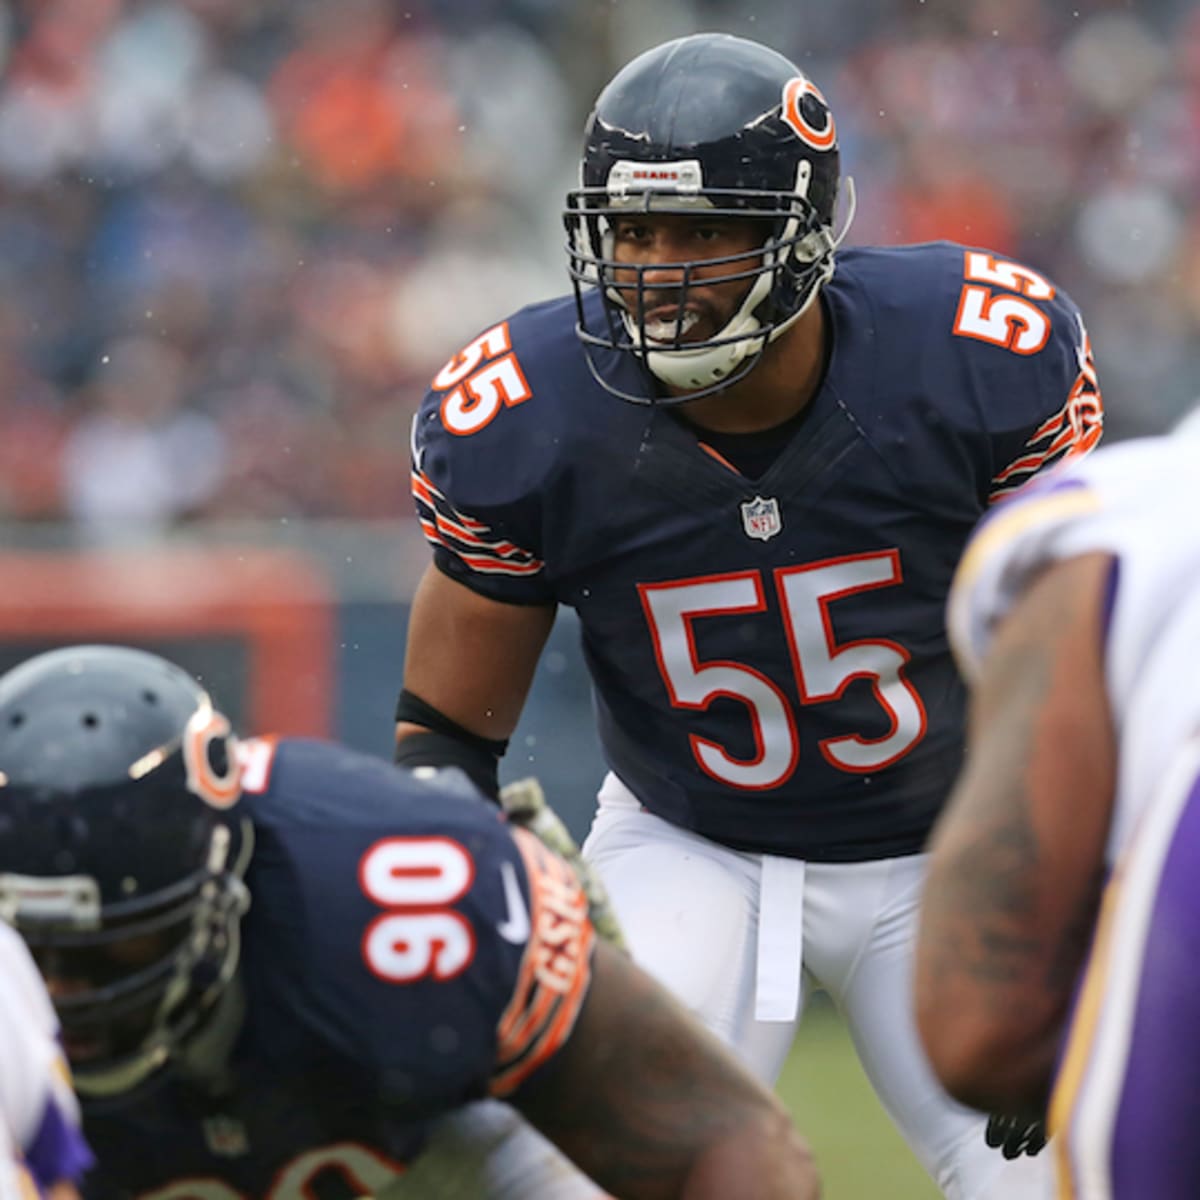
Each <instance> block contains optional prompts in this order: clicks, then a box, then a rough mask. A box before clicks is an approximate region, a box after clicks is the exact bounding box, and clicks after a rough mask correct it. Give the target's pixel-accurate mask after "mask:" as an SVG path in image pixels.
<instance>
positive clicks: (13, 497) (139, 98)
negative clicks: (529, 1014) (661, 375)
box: [0, 0, 1200, 1200]
mask: <svg viewBox="0 0 1200 1200" xmlns="http://www.w3.org/2000/svg"><path fill="white" fill-rule="evenodd" d="M696 29H721V30H725V31H728V32H734V33H742V34H746V35H748V36H751V37H755V38H757V39H759V40H761V41H765V42H767V43H769V44H772V45H774V46H776V47H777V48H778V49H780V50H781V51H783V52H784V53H786V54H788V55H790V56H792V57H793V58H795V59H797V60H798V61H799V62H800V63H801V65H802V66H803V67H804V68H805V69H806V70H807V71H808V72H809V73H810V74H811V75H812V77H813V78H814V79H815V80H816V82H817V83H818V84H819V85H820V86H821V88H822V89H823V91H824V92H825V94H826V96H827V97H828V99H829V100H830V102H831V104H832V106H833V108H834V112H835V115H836V118H837V121H838V127H839V132H840V138H841V145H842V153H843V167H844V171H845V172H846V173H848V174H852V175H853V176H854V177H855V180H856V183H857V185H858V193H859V211H858V216H857V218H856V221H855V225H854V227H853V230H852V233H851V239H850V240H851V241H857V242H885V243H886V242H904V241H923V240H928V239H932V238H939V237H946V238H954V239H957V240H962V241H966V242H970V243H974V244H979V245H983V246H987V247H989V248H992V249H994V250H998V251H1000V252H1002V253H1005V254H1008V255H1011V256H1014V257H1018V258H1021V259H1024V260H1027V261H1029V262H1030V263H1031V264H1032V265H1034V266H1036V267H1038V268H1039V269H1040V270H1042V271H1044V272H1047V273H1049V274H1050V275H1051V276H1052V277H1053V278H1054V279H1055V280H1056V281H1057V283H1058V284H1059V285H1060V286H1061V287H1063V288H1065V289H1066V290H1067V291H1069V292H1070V293H1071V294H1072V295H1073V296H1074V298H1075V299H1076V300H1077V301H1078V302H1079V303H1080V305H1081V306H1082V309H1083V312H1084V314H1085V317H1086V318H1087V321H1088V324H1089V330H1090V332H1091V335H1092V338H1093V341H1094V344H1095V348H1096V357H1097V362H1098V366H1099V370H1100V378H1101V382H1102V386H1103V389H1104V394H1105V398H1106V401H1107V406H1108V416H1109V420H1108V429H1109V434H1108V436H1109V438H1110V439H1112V438H1121V437H1126V436H1129V435H1132V434H1137V433H1145V432H1154V431H1157V430H1160V429H1162V428H1164V427H1166V426H1167V425H1168V424H1169V423H1170V422H1171V421H1172V420H1174V419H1175V417H1177V416H1178V415H1179V413H1181V412H1182V411H1183V410H1184V409H1185V408H1186V407H1188V406H1189V405H1190V404H1191V403H1192V402H1193V401H1194V399H1195V398H1196V397H1197V396H1198V395H1200V337H1197V333H1198V326H1200V206H1197V204H1196V199H1197V194H1198V192H1200V11H1198V10H1196V9H1195V7H1194V6H1193V5H1192V4H1190V3H1188V2H1187V0H1157V2H1150V0H1146V2H1141V3H1138V4H1136V5H1134V4H1131V3H1125V2H1120V0H1107V2H1106V0H1083V2H1080V3H1077V4H1073V5H1068V4H1062V3H1057V2H1053V0H837V3H827V2H821V0H808V2H801V0H737V2H736V3H734V2H728V0H655V2H653V3H646V2H644V0H427V2H421V0H412V2H404V0H394V2H384V0H338V2H337V3H328V2H323V0H157V2H153V0H152V2H134V0H21V2H12V0H10V2H9V3H7V4H5V5H4V6H3V7H0V579H2V580H3V586H0V666H6V665H8V663H9V662H11V661H13V660H15V659H16V658H19V657H22V656H23V655H25V654H26V653H29V652H32V651H34V650H37V649H40V648H42V647H44V646H47V645H51V644H55V643H57V642H61V641H64V640H78V639H80V638H95V639H99V640H112V639H119V640H127V641H134V642H138V643H140V644H145V645H149V646H152V647H153V648H156V649H160V650H164V651H166V652H168V653H170V654H172V655H174V656H175V657H177V658H179V659H180V660H181V661H183V662H184V663H185V665H188V666H189V667H191V668H192V669H193V670H195V671H197V672H198V673H200V674H201V675H203V676H204V677H205V678H206V680H207V681H208V682H209V683H210V686H211V687H212V689H213V690H214V691H215V692H216V694H217V695H218V697H219V699H220V701H221V703H222V704H223V706H224V707H226V708H227V709H228V710H229V711H230V712H231V715H233V716H234V717H235V719H236V721H237V722H238V723H239V724H240V725H241V726H242V727H243V728H245V729H252V730H256V731H264V730H266V729H283V730H287V731H293V732H314V733H329V734H334V735H337V736H340V737H342V738H344V739H345V740H347V741H349V742H351V743H352V744H354V745H358V746H360V747H363V748H365V749H369V750H372V751H375V752H378V753H381V754H386V753H387V752H388V747H389V744H390V724H391V723H390V708H391V705H392V702H393V698H394V694H395V690H396V687H397V683H398V680H399V678H400V672H401V665H402V660H403V644H404V631H405V618H406V613H407V604H408V601H409V599H410V597H411V593H412V588H413V585H414V582H415V580H416V578H417V576H418V574H419V572H420V570H421V568H422V567H423V565H424V563H425V561H426V553H425V550H424V547H423V544H422V542H421V538H420V536H419V532H418V531H417V529H416V527H415V522H414V520H413V517H412V512H411V506H410V503H409V500H408V497H407V435H408V423H409V418H410V415H411V413H412V411H413V408H414V406H415V405H416V403H417V401H418V400H419V398H420V395H421V393H422V391H423V389H424V386H425V383H426V381H427V380H428V379H429V378H430V377H431V375H432V374H433V372H434V371H435V370H436V369H437V368H438V367H439V366H440V365H441V362H442V361H443V360H444V359H445V358H446V357H448V355H449V354H450V353H451V352H452V351H453V350H454V349H455V348H456V347H457V346H458V345H460V344H461V343H462V342H464V341H465V340H467V339H468V338H469V337H471V336H473V335H474V334H475V333H476V332H478V330H479V328H480V327H481V326H483V325H484V324H486V323H488V322H490V321H492V320H494V319H495V318H496V317H497V316H499V315H501V314H502V313H503V312H505V311H507V310H508V309H510V308H513V307H515V306H517V305H518V304H520V303H523V302H525V301H528V300H532V299H537V298H541V297H543V296H547V295H551V294H554V293H556V292H558V291H561V290H562V289H563V287H564V285H565V271H564V267H563V262H562V253H561V243H562V233H561V227H560V224H559V209H560V204H561V197H562V194H563V192H564V190H565V189H566V187H567V186H569V185H570V183H571V182H572V180H573V177H574V174H575V170H576V164H575V153H576V146H577V142H578V131H579V129H580V127H581V125H582V121H583V119H584V116H585V115H586V111H587V108H588V106H589V103H590V101H591V99H592V98H593V97H594V95H595V93H596V92H597V91H598V89H599V88H600V87H601V86H602V84H603V82H604V81H605V80H606V79H607V78H608V77H609V76H610V75H611V73H612V72H613V70H615V68H616V67H617V66H618V65H620V64H621V63H622V62H624V61H625V60H627V59H628V58H629V57H630V56H631V55H632V54H634V53H636V52H637V51H639V50H641V49H643V48H645V47H646V46H649V45H651V44H654V43H655V42H657V41H660V40H662V39H664V38H666V37H670V36H676V35H679V34H683V33H687V32H691V31H693V30H696ZM614 403H615V402H614ZM589 703H590V702H589V697H588V691H587V685H586V681H585V679H584V678H583V675H582V668H581V665H580V660H579V655H578V651H577V646H576V638H575V628H574V623H573V620H572V619H571V617H570V614H564V615H563V617H562V618H561V619H560V620H559V622H558V625H557V626H556V629H555V632H554V634H553V637H552V642H551V645H550V647H549V650H548V653H547V655H546V657H545V659H544V661H543V664H542V668H541V671H540V673H539V676H538V679H537V682H536V684H535V690H534V695H533V697H532V700H531V703H530V705H529V708H528V710H527V712H526V715H525V718H524V719H523V721H522V724H521V728H520V729H519V730H518V733H517V735H516V737H515V738H514V740H513V744H512V750H511V751H510V754H509V756H508V759H507V761H506V764H505V768H504V773H505V776H506V777H512V776H515V775H517V774H523V773H526V772H528V771H536V772H537V773H538V774H539V775H540V776H541V777H542V779H543V780H544V782H545V783H546V785H547V788H548V791H549V792H550V794H551V796H552V797H553V799H554V801H555V803H556V804H557V805H558V806H559V807H560V808H561V809H562V811H563V812H564V813H565V814H566V815H567V817H568V820H569V822H570V824H571V825H572V827H573V828H574V830H575V831H576V833H580V834H581V833H582V832H583V830H584V829H585V828H586V824H587V821H588V818H589V815H590V810H591V796H592V792H593V789H594V786H595V784H596V782H597V781H598V779H599V776H600V772H601V767H600V760H599V756H598V754H597V752H596V748H595V745H594V742H593V740H592V737H591V733H590V708H589ZM782 1091H783V1093H784V1095H785V1096H786V1098H787V1099H788V1101H789V1102H790V1103H791V1104H792V1105H793V1106H794V1107H795V1109H796V1111H797V1113H798V1117H799V1120H800V1122H801V1124H802V1126H803V1127H804V1128H806V1129H807V1130H808V1131H809V1132H810V1134H811V1135H812V1137H813V1140H814V1142H815V1144H816V1147H817V1150H818V1153H819V1154H820V1156H821V1159H822V1165H823V1167H824V1169H825V1173H826V1178H827V1193H828V1194H829V1195H830V1196H831V1197H839V1198H841V1200H855V1198H857V1197H867V1196H878V1195H886V1196H889V1197H892V1198H895V1200H910V1198H912V1200H915V1198H917V1197H932V1196H933V1195H934V1192H933V1190H932V1188H931V1186H930V1185H929V1184H928V1183H927V1182H926V1181H924V1179H923V1177H922V1176H921V1174H920V1172H919V1171H918V1170H917V1168H916V1167H915V1166H914V1165H913V1164H912V1161H911V1158H910V1157H909V1156H908V1154H907V1151H906V1150H905V1149H904V1148H903V1146H902V1145H900V1143H899V1142H898V1140H897V1139H896V1136H895V1134H894V1133H893V1132H892V1131H891V1129H890V1127H889V1126H888V1125H887V1123H886V1120H885V1119H884V1118H883V1117H882V1116H881V1114H880V1113H879V1112H878V1109H877V1107H876V1106H875V1103H874V1101H873V1099H872V1098H871V1097H870V1095H869V1092H868V1091H867V1090H866V1086H865V1083H864V1081H863V1080H862V1078H861V1075H860V1074H859V1073H858V1068H857V1067H856V1066H855V1064H854V1062H853V1060H852V1057H851V1056H850V1054H849V1051H848V1049H847V1047H846V1043H845V1039H844V1036H843V1035H842V1033H841V1031H840V1027H839V1026H838V1025H837V1023H836V1019H835V1018H834V1017H833V1016H832V1015H831V1014H830V1013H829V1012H828V1010H826V1009H821V1008H820V1006H819V1005H818V1006H817V1010H816V1011H815V1012H814V1014H813V1019H812V1020H810V1021H809V1022H808V1023H807V1026H806V1029H805V1031H804V1032H803V1034H802V1036H801V1041H800V1043H799V1044H798V1047H797V1051H796V1053H795V1054H794V1055H793V1057H792V1060H791V1062H790V1064H789V1068H788V1072H787V1075H786V1076H785V1079H784V1081H783V1084H782Z"/></svg>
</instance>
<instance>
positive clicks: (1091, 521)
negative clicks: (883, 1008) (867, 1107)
mask: <svg viewBox="0 0 1200 1200" xmlns="http://www.w3.org/2000/svg"><path fill="white" fill-rule="evenodd" d="M1198 459H1200V420H1198V419H1196V418H1193V419H1192V421H1191V422H1190V423H1189V424H1187V425H1185V426H1184V427H1183V428H1181V429H1180V430H1178V431H1177V432H1175V433H1174V434H1173V435H1171V436H1166V437H1160V438H1146V439H1139V440H1137V441H1133V442H1128V443H1125V444H1123V445H1120V446H1115V447H1112V448H1110V449H1108V450H1105V451H1104V452H1103V453H1099V454H1097V455H1096V456H1095V457H1094V458H1093V459H1090V460H1088V461H1086V462H1083V463H1080V464H1071V466H1069V467H1067V468H1064V469H1063V471H1062V472H1061V473H1056V475H1055V476H1054V477H1053V478H1052V479H1048V480H1046V481H1045V482H1044V483H1043V484H1038V485H1035V486H1034V487H1031V488H1030V489H1029V491H1028V492H1027V493H1026V494H1025V495H1024V496H1022V497H1021V498H1020V499H1018V500H1015V501H1014V502H1013V503H1012V505H1011V506H1006V507H1005V508H1003V509H1001V510H1000V511H999V512H997V513H995V514H994V515H993V516H992V517H991V518H990V519H989V520H987V521H985V522H984V523H983V524H982V525H981V527H980V529H979V532H978V533H977V535H976V536H975V538H974V539H973V541H972V542H971V545H970V547H969V549H968V551H967V553H966V555H965V557H964V559H963V563H962V567H961V569H960V571H959V573H958V577H957V579H956V582H955V584H954V588H953V590H952V592H951V597H950V632H951V638H952V642H953V645H954V647H955V650H956V652H957V654H958V656H959V659H960V661H961V663H962V666H963V669H964V673H965V674H967V675H968V677H970V678H971V680H972V685H973V686H972V697H971V719H970V742H969V745H968V751H967V761H966V766H965V767H964V770H963V773H962V776H961V777H960V779H959V781H958V783H957V785H956V786H955V789H954V791H953V793H952V795H951V799H950V803H949V805H948V807H947V809H946V811H945V813H944V814H943V816H942V818H941V819H940V821H939V823H938V826H937V829H936V832H935V836H934V839H933V842H932V861H931V865H930V872H929V879H928V884H927V887H926V892H925V896H924V899H923V901H922V914H921V923H920V938H919V943H918V953H917V966H916V988H917V1004H918V1010H917V1011H918V1017H919V1021H920V1030H921V1033H922V1036H923V1038H924V1041H925V1044H926V1045H927V1046H928V1048H929V1051H930V1055H931V1058H932V1061H933V1063H934V1066H935V1068H936V1070H937V1073H938V1075H939V1076H940V1077H941V1078H942V1080H943V1081H944V1082H945V1084H946V1086H947V1087H948V1088H950V1090H951V1091H952V1092H954V1093H955V1094H956V1095H958V1096H959V1097H960V1098H962V1099H963V1100H965V1101H967V1102H968V1103H971V1104H976V1105H979V1106H981V1107H985V1108H997V1109H1005V1110H1008V1111H1009V1112H1012V1113H1013V1114H1015V1115H1016V1116H1017V1117H1024V1118H1026V1119H1028V1118H1029V1117H1034V1118H1036V1117H1038V1116H1040V1115H1041V1114H1043V1113H1046V1112H1047V1111H1048V1114H1049V1130H1050V1132H1051V1134H1055V1133H1057V1134H1058V1135H1059V1136H1058V1137H1057V1138H1055V1140H1054V1141H1053V1142H1052V1143H1051V1145H1053V1146H1055V1147H1056V1152H1055V1154H1054V1156H1053V1161H1054V1168H1055V1174H1056V1177H1057V1179H1056V1191H1055V1195H1057V1196H1063V1197H1067V1196H1071V1197H1076V1198H1078V1200H1100V1198H1103V1200H1134V1198H1139V1200H1140V1198H1141V1197H1144V1196H1153V1197H1154V1198H1155V1200H1184V1197H1194V1196H1197V1195H1200V1142H1198V1141H1197V1138H1196V1118H1197V1115H1198V1114H1200V1073H1198V1072H1197V1070H1196V1063H1197V1061H1198V1060H1200V1022H1198V1020H1197V1018H1198V1016H1200V988H1198V987H1197V963H1200V686H1198V684H1197V678H1198V671H1200V523H1198V522H1197V521H1196V519H1195V516H1194V509H1195V494H1194V493H1195V484H1194V481H1195V474H1196V463H1197V461H1198ZM1189 513H1192V514H1193V515H1192V516H1189V515H1188V514H1189ZM1102 888H1103V892H1102V890H1101V889H1102ZM1101 897H1102V898H1101Z"/></svg>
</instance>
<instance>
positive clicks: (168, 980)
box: [0, 646, 251, 1095]
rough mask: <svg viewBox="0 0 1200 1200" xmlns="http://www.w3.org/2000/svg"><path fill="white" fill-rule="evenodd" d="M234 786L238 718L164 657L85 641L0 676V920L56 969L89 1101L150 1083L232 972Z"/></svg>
mask: <svg viewBox="0 0 1200 1200" xmlns="http://www.w3.org/2000/svg"><path fill="white" fill-rule="evenodd" d="M240 795H241V783H240V767H239V764H238V759H237V756H236V743H235V739H234V736H233V734H232V731H231V730H230V727H229V722H228V721H227V720H226V719H225V718H224V717H223V716H221V714H220V713H218V712H217V711H216V710H215V709H214V708H213V706H212V703H211V701H210V699H209V697H208V694H207V693H206V692H205V691H204V690H203V689H202V688H201V687H200V686H199V685H198V684H197V683H196V682H195V680H193V679H192V677H191V676H190V675H188V674H186V673H185V672H184V671H182V670H180V669H179V668H178V667H176V666H174V665H173V664H171V663H169V662H167V661H166V660H164V659H162V658H159V657H157V656H156V655H153V654H147V653H145V652H143V651H140V650H133V649H129V648H124V647H118V646H76V647H70V648H67V649H62V650H55V651H51V652H49V653H46V654H41V655H38V656H36V657H34V658H31V659H29V660H28V661H27V662H25V663H23V664H21V665H20V666H18V667H15V668H14V669H13V670H11V671H9V672H8V673H7V674H6V675H4V676H3V677H0V918H3V919H5V920H7V921H9V922H10V923H11V924H13V925H14V926H15V927H16V928H17V930H18V931H19V932H20V933H21V934H22V936H23V937H24V938H25V940H26V942H27V943H28V945H29V948H30V949H31V951H32V952H33V954H34V957H35V958H36V959H37V960H38V962H39V965H40V966H41V967H42V969H43V971H44V973H45V974H46V976H47V981H48V983H49V984H50V986H51V994H52V997H53V999H54V1003H55V1007H56V1009H57V1011H58V1015H59V1020H60V1021H61V1023H62V1030H63V1041H64V1045H65V1047H66V1050H67V1056H68V1058H70V1059H71V1062H72V1067H73V1070H74V1074H75V1083H76V1086H77V1087H78V1089H79V1091H80V1092H81V1093H82V1094H85V1095H114V1094H118V1093H121V1092H125V1091H128V1090H129V1089H131V1088H133V1087H135V1086H136V1085H138V1084H140V1083H142V1081H143V1080H146V1079H147V1078H148V1077H149V1076H150V1075H151V1074H152V1073H153V1072H155V1071H156V1070H157V1068H159V1067H161V1066H163V1065H164V1064H165V1063H166V1062H167V1061H168V1059H170V1058H171V1056H172V1054H173V1053H174V1051H175V1050H176V1049H178V1048H179V1047H180V1046H181V1045H182V1044H183V1042H184V1040H185V1039H186V1038H188V1036H189V1035H190V1034H192V1033H193V1032H195V1031H197V1030H198V1029H200V1028H201V1027H202V1026H203V1024H204V1021H205V1017H206V1015H207V1014H208V1013H209V1012H210V1011H211V1010H212V1009H213V1007H214V1006H215V1004H216V1001H217V999H218V998H219V996H220V995H221V994H222V992H223V991H224V989H225V988H226V986H227V984H228V982H229V980H230V979H231V978H232V976H233V974H234V972H235V969H236V965H237V959H238V947H239V937H238V930H239V921H240V918H241V915H242V913H243V912H244V911H245V909H246V906H247V904H248V895H247V892H246V888H245V886H244V884H243V883H242V881H241V878H240V876H241V872H242V870H243V869H244V867H245V860H246V858H247V857H248V854H249V847H250V843H251V834H250V830H249V825H248V822H243V821H242V819H241V813H240V811H239V808H238V802H239V798H240Z"/></svg>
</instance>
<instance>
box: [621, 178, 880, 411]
mask: <svg viewBox="0 0 1200 1200" xmlns="http://www.w3.org/2000/svg"><path fill="white" fill-rule="evenodd" d="M844 182H845V188H846V202H847V205H848V212H847V214H846V220H845V221H844V223H843V224H842V228H841V230H840V231H839V232H838V233H837V234H836V235H834V234H833V233H831V232H830V231H829V229H828V228H827V227H822V228H821V229H819V230H817V231H816V232H814V233H813V234H811V235H809V237H808V238H806V239H805V242H808V241H810V240H813V241H816V242H817V243H818V246H819V248H817V249H816V253H814V254H813V256H812V257H813V259H817V258H820V257H822V256H823V257H824V258H825V265H824V267H823V268H822V270H821V271H820V273H819V274H818V275H817V277H816V279H815V280H814V281H813V285H812V288H811V289H810V290H809V293H808V296H807V297H806V298H805V301H804V303H803V304H802V305H801V306H800V307H799V308H798V309H797V310H796V311H795V312H794V313H793V314H792V315H791V316H790V317H788V319H787V320H786V321H782V322H780V323H779V324H778V325H776V326H775V328H774V329H772V330H771V331H770V332H769V333H766V334H763V333H759V332H758V331H759V330H760V329H761V328H762V325H761V323H760V322H759V320H758V318H757V317H755V316H754V310H755V309H756V308H757V307H758V306H759V305H760V304H761V303H762V302H763V300H764V299H765V298H766V294H767V291H768V290H769V288H770V277H769V276H767V275H763V276H761V277H760V278H758V279H757V280H755V282H754V286H753V287H752V288H751V289H750V291H749V292H748V293H747V294H746V298H745V300H743V301H742V303H741V305H740V306H739V307H738V310H737V312H735V313H734V314H733V316H732V317H731V318H730V319H729V321H728V323H727V324H726V325H725V326H724V327H723V328H722V329H721V331H720V332H719V333H718V334H717V335H716V338H717V339H720V340H721V341H722V342H723V343H724V344H723V345H718V346H706V347H703V348H697V349H695V350H689V349H686V348H681V349H678V350H676V349H666V350H654V349H649V348H648V347H649V346H650V345H652V343H651V342H649V341H648V339H644V338H643V337H642V336H641V330H640V329H639V328H638V323H637V322H636V321H635V320H634V319H633V317H632V316H631V315H630V314H629V313H627V312H626V313H623V314H622V320H623V321H624V323H625V328H626V330H627V331H628V333H629V337H630V340H631V341H632V342H633V344H634V345H635V346H637V347H639V348H641V349H644V350H645V351H646V365H647V366H648V367H649V368H650V370H651V371H652V372H653V373H654V375H655V377H656V378H657V379H659V380H661V381H662V382H663V383H665V384H667V385H668V386H669V387H676V388H680V389H681V390H684V391H692V390H694V389H699V388H706V387H711V386H712V385H713V384H715V383H719V382H720V381H721V380H722V379H727V378H729V376H731V375H732V374H733V373H734V372H735V371H737V369H738V367H739V366H740V365H741V364H742V363H743V361H744V360H745V359H746V358H748V357H749V356H750V355H755V356H757V355H760V354H762V352H763V351H764V350H765V349H766V348H767V344H768V343H769V342H773V341H774V340H775V339H776V338H777V337H779V336H780V335H781V334H783V333H785V332H786V331H787V330H788V329H790V328H791V327H792V326H793V325H794V324H795V323H796V322H797V321H798V320H799V319H800V318H801V317H802V316H803V315H804V314H805V313H806V312H808V310H809V308H811V307H812V304H813V301H815V300H816V298H817V293H818V292H819V291H820V290H821V288H822V287H823V286H824V285H825V284H826V283H827V282H828V281H829V279H830V278H831V277H832V275H833V269H834V258H833V256H834V252H835V251H836V250H837V249H838V247H839V246H841V244H842V242H844V241H845V239H846V234H847V233H849V231H850V225H851V223H852V222H853V220H854V214H855V211H856V210H857V208H858V200H857V195H856V193H855V190H854V180H853V179H852V178H851V177H850V176H847V177H846V179H845V181H844ZM726 339H731V340H726ZM744 373H745V372H743V374H744Z"/></svg>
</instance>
